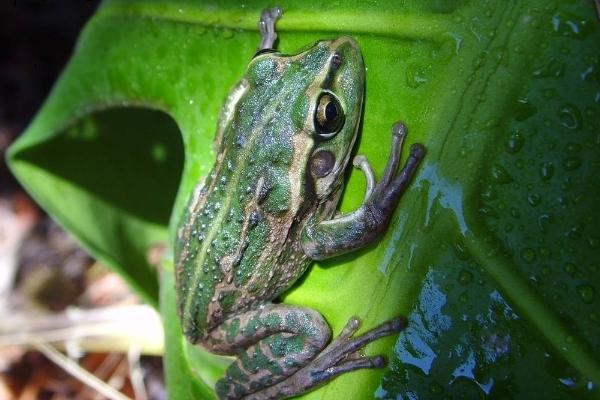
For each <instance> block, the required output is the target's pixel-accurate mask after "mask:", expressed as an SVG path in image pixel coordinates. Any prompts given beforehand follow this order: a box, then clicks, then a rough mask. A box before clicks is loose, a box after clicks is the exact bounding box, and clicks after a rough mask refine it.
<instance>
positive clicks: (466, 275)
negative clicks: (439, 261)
mask: <svg viewBox="0 0 600 400" xmlns="http://www.w3.org/2000/svg"><path fill="white" fill-rule="evenodd" d="M472 281H473V274H472V273H471V272H469V271H467V270H464V269H463V270H462V271H460V273H459V274H458V283H460V284H461V285H468V284H469V283H471V282H472Z"/></svg>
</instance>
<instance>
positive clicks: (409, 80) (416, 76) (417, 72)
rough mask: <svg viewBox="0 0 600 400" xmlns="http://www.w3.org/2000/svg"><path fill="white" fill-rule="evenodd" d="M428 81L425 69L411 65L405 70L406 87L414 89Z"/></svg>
mask: <svg viewBox="0 0 600 400" xmlns="http://www.w3.org/2000/svg"><path fill="white" fill-rule="evenodd" d="M427 81H428V78H427V75H426V69H425V68H424V67H423V66H421V65H419V64H411V65H409V66H408V67H407V68H406V85H407V86H408V87H410V88H413V89H416V88H418V87H419V86H421V85H422V84H424V83H426V82H427Z"/></svg>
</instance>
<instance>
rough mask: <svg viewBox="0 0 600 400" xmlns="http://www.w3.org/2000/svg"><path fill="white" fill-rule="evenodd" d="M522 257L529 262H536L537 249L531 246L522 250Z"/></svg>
mask: <svg viewBox="0 0 600 400" xmlns="http://www.w3.org/2000/svg"><path fill="white" fill-rule="evenodd" d="M521 258H522V259H523V261H525V262H527V263H532V262H534V261H535V258H536V255H535V250H533V249H531V248H529V247H526V248H524V249H523V250H521Z"/></svg>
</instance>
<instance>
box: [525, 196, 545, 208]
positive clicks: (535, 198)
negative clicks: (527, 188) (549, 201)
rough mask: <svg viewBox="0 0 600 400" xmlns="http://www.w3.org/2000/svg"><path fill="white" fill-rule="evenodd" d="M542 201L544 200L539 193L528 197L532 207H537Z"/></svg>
mask: <svg viewBox="0 0 600 400" xmlns="http://www.w3.org/2000/svg"><path fill="white" fill-rule="evenodd" d="M541 201H542V198H541V197H540V195H539V194H537V193H532V194H530V195H529V196H528V197H527V202H528V203H529V205H530V206H532V207H537V206H538V205H539V204H540V203H541Z"/></svg>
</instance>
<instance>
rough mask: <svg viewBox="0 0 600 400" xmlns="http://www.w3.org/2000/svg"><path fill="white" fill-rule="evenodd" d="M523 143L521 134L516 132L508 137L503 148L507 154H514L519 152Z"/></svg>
mask: <svg viewBox="0 0 600 400" xmlns="http://www.w3.org/2000/svg"><path fill="white" fill-rule="evenodd" d="M524 143H525V140H524V139H523V135H521V133H520V132H518V131H517V132H513V133H512V134H511V135H510V137H509V138H508V140H507V141H506V144H505V146H504V148H505V149H506V152H507V153H510V154H515V153H518V152H519V150H521V148H522V147H523V144H524Z"/></svg>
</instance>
